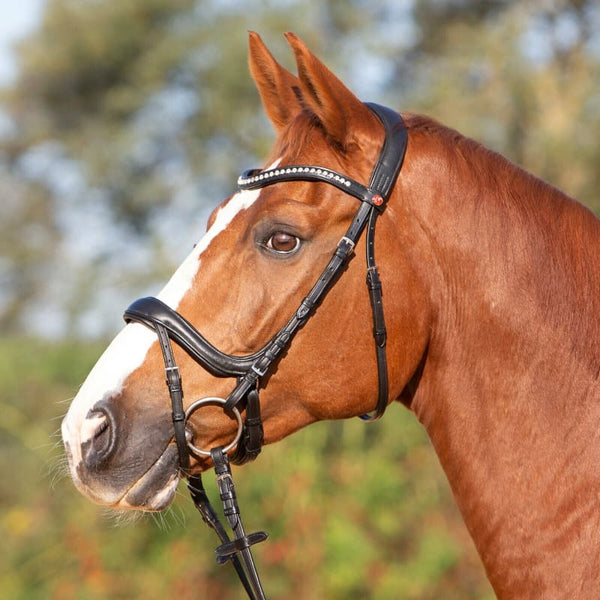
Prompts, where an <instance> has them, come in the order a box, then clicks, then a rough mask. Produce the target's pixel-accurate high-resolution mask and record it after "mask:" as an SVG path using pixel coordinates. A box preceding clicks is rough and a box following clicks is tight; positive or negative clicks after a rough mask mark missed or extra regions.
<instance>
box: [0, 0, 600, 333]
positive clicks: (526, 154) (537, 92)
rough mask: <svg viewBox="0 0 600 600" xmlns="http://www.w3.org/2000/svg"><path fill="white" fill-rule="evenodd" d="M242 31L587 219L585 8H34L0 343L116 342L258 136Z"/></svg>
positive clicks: (588, 14) (460, 0)
mask: <svg viewBox="0 0 600 600" xmlns="http://www.w3.org/2000/svg"><path fill="white" fill-rule="evenodd" d="M247 29H256V30H258V31H260V32H261V33H262V34H263V35H264V36H265V38H266V39H267V41H268V43H269V46H270V47H271V48H272V49H273V51H274V53H275V54H276V55H277V57H278V58H280V59H281V60H282V62H283V63H284V64H286V65H287V66H289V67H291V66H292V60H291V57H290V54H289V52H288V51H287V50H286V49H285V42H284V41H283V39H282V37H281V35H280V33H281V32H282V31H285V30H286V29H294V30H295V31H297V32H298V33H299V34H300V35H301V36H302V37H304V38H305V39H306V41H307V42H308V43H309V44H310V45H311V47H312V48H314V50H315V51H316V52H318V53H319V54H320V55H321V56H322V57H323V58H324V59H325V61H326V62H327V63H328V64H330V66H331V67H332V68H333V69H334V70H335V71H337V72H338V73H339V74H340V75H341V77H342V78H343V79H344V80H346V81H347V82H348V84H349V85H350V87H352V88H353V89H354V90H356V92H357V93H358V94H359V95H360V96H361V97H363V98H364V99H365V100H375V101H382V102H385V103H387V104H389V105H391V106H394V107H397V108H400V109H403V110H407V109H408V110H414V111H416V112H426V113H429V114H431V115H432V116H434V117H436V118H438V119H440V120H441V121H443V122H445V123H447V124H449V125H451V126H454V127H456V128H457V129H459V130H460V131H462V132H464V133H466V134H468V135H470V136H472V137H474V138H476V139H480V140H482V141H483V142H485V143H486V144H488V145H490V146H491V147H493V148H494V149H496V150H498V151H500V152H502V153H504V154H506V155H507V156H509V157H510V158H512V159H513V160H515V161H516V162H518V163H520V164H522V165H523V166H524V167H525V168H527V169H529V170H531V171H533V172H534V173H536V174H537V175H539V176H541V177H542V178H544V179H546V180H548V181H550V182H552V183H554V184H556V185H558V186H559V187H562V188H563V189H565V191H567V192H568V193H570V194H572V195H574V196H576V197H578V198H579V199H581V200H583V201H584V202H586V203H587V204H589V205H590V206H593V207H594V208H595V209H596V210H599V209H600V205H599V204H598V200H597V198H596V190H597V189H598V184H599V183H600V182H599V178H600V173H599V172H598V169H597V168H596V166H597V164H598V159H599V158H600V156H599V152H600V145H599V144H598V143H597V139H598V135H597V134H596V132H597V131H598V127H599V119H600V110H598V105H599V94H600V86H599V85H598V83H599V69H600V8H599V4H598V2H597V0H587V1H584V0H579V1H577V2H566V1H561V0H552V1H549V2H543V3H540V2H535V1H534V0H527V1H525V2H519V3H516V2H508V1H506V0H492V1H490V0H488V1H482V0H478V1H477V0H423V1H422V2H412V1H408V0H407V1H404V2H396V1H393V0H373V1H370V2H365V1H364V0H350V1H349V2H341V1H338V0H329V1H328V2H325V3H322V2H316V0H311V1H302V2H301V1H300V0H287V1H286V2H284V3H281V2H275V1H274V0H251V1H248V2H244V3H241V2H235V1H229V2H219V1H217V0H130V1H128V2H117V1H116V0H93V1H92V0H87V1H84V2H82V1H81V0H48V5H47V9H46V13H45V15H44V20H43V22H42V24H41V26H40V28H39V30H38V31H36V32H35V33H34V34H33V35H31V36H30V37H29V38H28V39H26V40H24V41H23V43H22V44H21V45H20V48H19V60H20V71H19V77H18V79H17V81H16V82H15V84H14V85H13V86H12V87H11V88H10V89H7V90H5V91H4V94H3V107H4V111H5V117H6V118H5V119H4V121H3V122H2V123H0V125H1V127H0V184H1V185H2V187H3V189H5V190H6V194H7V197H9V196H10V197H11V198H13V199H16V198H19V200H18V201H17V200H11V201H9V202H7V204H6V205H3V206H2V207H1V208H0V210H1V211H3V214H2V215H0V216H2V217H3V218H2V219H1V221H0V234H1V237H2V238H3V242H2V260H1V261H0V283H1V285H2V290H1V291H0V330H3V331H9V330H17V331H18V330H22V329H23V328H24V327H25V326H28V327H29V328H32V329H34V330H37V331H44V332H45V333H56V334H63V335H64V334H65V333H72V334H75V333H79V334H99V333H105V332H106V331H113V330H114V329H115V328H116V327H117V326H118V323H119V316H118V312H119V311H118V310H116V311H115V306H117V307H120V306H122V305H124V304H125V303H126V302H127V299H128V298H131V297H133V296H135V295H136V294H139V293H142V292H145V291H150V290H152V291H155V289H153V288H154V287H155V285H156V283H155V282H158V281H163V280H164V279H165V278H166V277H167V275H168V274H169V273H170V272H172V270H173V269H174V267H175V265H176V264H178V263H179V262H180V261H181V259H182V258H183V256H184V255H185V254H186V252H187V250H188V248H190V247H191V245H192V244H193V243H194V242H195V241H196V240H197V239H198V238H199V237H200V235H201V232H202V228H203V223H204V221H205V219H206V216H207V214H208V212H209V210H210V209H211V208H212V207H213V206H215V205H216V203H217V202H218V201H219V200H220V199H221V198H222V197H223V196H225V195H227V194H228V193H230V192H231V191H232V189H233V186H234V183H233V182H234V181H235V177H236V174H237V173H238V172H239V171H240V170H241V169H242V168H246V167H247V166H249V165H253V164H256V161H257V160H259V159H258V158H256V157H261V156H264V154H265V153H266V151H267V148H268V145H269V142H270V140H271V139H272V134H271V129H270V127H269V126H268V123H267V121H266V119H265V118H264V116H263V115H262V113H261V110H260V106H259V100H258V95H257V94H256V92H255V90H254V87H253V85H252V83H251V80H250V77H249V75H248V73H247V68H246V54H247V53H246V30H247ZM15 205H18V207H17V208H13V207H14V206H15ZM9 212H10V214H6V216H5V215H4V213H9ZM23 220H27V224H26V225H25V224H23V225H22V223H23ZM18 232H22V233H21V234H20V235H19V233H18ZM32 232H36V233H35V234H34V233H32Z"/></svg>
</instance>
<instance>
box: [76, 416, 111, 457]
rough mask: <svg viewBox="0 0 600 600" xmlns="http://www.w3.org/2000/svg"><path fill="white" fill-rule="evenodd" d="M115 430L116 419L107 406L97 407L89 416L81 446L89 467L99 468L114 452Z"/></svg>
mask: <svg viewBox="0 0 600 600" xmlns="http://www.w3.org/2000/svg"><path fill="white" fill-rule="evenodd" d="M115 431H116V428H115V424H114V419H113V417H112V415H111V413H110V411H109V410H107V409H106V408H104V407H102V408H96V409H94V410H93V411H92V412H90V414H89V415H88V416H87V418H86V425H85V430H84V432H82V434H83V435H82V440H84V441H83V442H82V444H81V446H82V450H83V456H84V458H85V462H86V464H87V466H88V467H89V468H98V467H99V466H100V465H101V464H102V463H104V462H105V461H106V460H108V458H109V457H110V455H111V454H112V453H113V451H114V448H115ZM86 434H87V435H86Z"/></svg>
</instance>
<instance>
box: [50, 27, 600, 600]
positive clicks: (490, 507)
mask: <svg viewBox="0 0 600 600" xmlns="http://www.w3.org/2000/svg"><path fill="white" fill-rule="evenodd" d="M286 37H287V40H288V43H289V45H290V47H291V49H292V51H293V54H294V56H295V61H296V65H297V75H294V74H292V73H291V72H289V71H288V70H286V69H285V68H284V67H282V66H281V65H280V64H279V63H278V62H277V61H276V59H275V58H274V57H273V55H272V54H271V53H270V52H269V50H268V49H267V47H266V46H265V45H264V43H263V41H262V40H261V38H260V37H259V36H258V35H257V34H255V33H250V35H249V66H250V72H251V74H252V77H253V79H254V81H255V83H256V86H257V89H258V92H259V95H260V97H261V100H262V103H263V107H264V110H265V113H266V115H267V117H268V119H269V120H270V122H271V123H272V125H273V127H274V129H275V132H276V134H277V137H276V141H275V143H274V146H273V148H272V150H271V152H270V154H269V156H268V157H267V159H266V161H265V164H266V165H267V167H266V168H265V169H263V170H260V171H252V172H250V173H248V174H245V175H244V176H242V178H240V189H239V190H238V192H237V193H235V194H233V195H232V196H231V197H230V198H229V199H227V200H226V201H224V202H223V203H222V204H221V205H220V207H218V208H217V209H216V210H215V211H214V212H213V214H212V215H211V217H210V219H209V222H208V227H207V232H206V233H205V235H204V237H202V239H201V240H200V242H199V243H198V244H197V245H196V246H195V248H194V250H193V251H192V252H191V254H190V255H189V256H188V257H187V258H186V259H185V261H184V262H183V263H182V265H181V266H180V267H179V268H178V270H177V271H176V272H175V274H174V275H173V277H172V278H171V280H170V281H169V282H168V283H167V285H166V286H165V287H164V289H163V290H162V292H161V293H160V294H159V296H158V301H151V302H150V303H149V304H148V303H147V304H146V305H144V306H141V305H139V304H138V305H135V304H134V305H133V306H132V308H131V310H129V312H128V313H126V315H128V320H129V321H130V322H129V323H128V324H126V325H125V327H124V328H123V329H122V331H121V332H120V333H119V334H118V335H117V336H116V338H115V339H114V340H113V341H112V343H111V344H110V346H109V347H108V348H107V349H106V351H105V352H104V354H103V355H102V356H101V358H100V359H99V360H98V362H97V364H96V365H95V366H94V367H93V369H92V371H91V372H90V374H89V376H88V377H87V379H86V380H85V382H84V383H83V385H82V387H81V388H80V390H79V392H78V394H77V395H76V397H75V399H74V400H73V402H72V405H71V406H70V408H69V411H68V414H67V415H66V417H65V419H64V421H63V425H62V433H63V439H64V443H65V447H66V452H67V455H68V459H69V464H70V470H71V474H72V478H73V480H74V482H75V485H76V487H77V488H78V489H79V490H80V491H81V492H82V493H83V494H85V495H86V496H88V497H89V498H90V499H92V500H93V501H95V502H97V503H100V504H103V505H107V506H110V507H113V508H118V509H122V508H131V509H138V510H147V511H156V510H161V509H163V508H165V507H166V506H167V505H168V504H169V503H170V502H171V500H172V498H173V496H174V494H175V490H176V488H177V484H178V481H179V479H180V477H181V475H182V473H184V474H186V475H187V476H194V475H195V474H199V473H201V472H203V471H205V470H207V469H209V468H211V467H212V465H213V459H214V458H215V453H214V452H212V453H211V451H209V449H211V450H212V449H214V448H223V447H225V448H226V449H227V452H229V454H231V453H232V452H234V451H235V448H234V447H235V445H236V444H241V442H240V441H239V440H240V430H241V428H240V426H239V421H240V419H241V418H242V416H243V415H244V414H245V413H250V411H251V410H252V413H253V418H254V421H256V420H257V419H256V416H257V414H259V415H260V418H259V419H258V420H259V421H260V422H261V427H260V431H259V432H258V433H257V430H256V428H255V430H254V434H256V435H255V436H254V437H256V436H259V437H260V442H263V441H264V443H267V444H270V443H274V442H277V441H278V440H281V439H282V438H284V437H286V436H288V435H290V434H292V433H294V432H295V431H297V430H299V429H300V428H303V427H305V426H308V425H310V424H311V423H314V422H316V421H320V420H324V419H346V418H350V417H356V416H361V415H370V416H377V417H378V416H380V415H381V413H382V411H383V409H384V408H385V406H386V405H387V404H389V403H391V402H400V403H403V404H404V405H405V406H406V407H407V408H408V409H409V410H410V411H412V412H413V413H414V415H415V416H416V418H417V419H418V420H419V421H420V423H421V424H422V426H423V427H424V428H425V430H426V432H427V434H428V436H429V438H430V440H431V443H432V444H433V447H434V449H435V451H436V453H437V455H438V457H439V460H440V463H441V465H442V467H443V469H444V471H445V474H446V476H447V478H448V480H449V483H450V486H451V489H452V492H453V494H454V497H455V499H456V503H457V505H458V507H459V509H460V512H461V514H462V517H463V519H464V522H465V524H466V527H467V528H468V531H469V533H470V535H471V537H472V538H473V540H474V543H475V546H476V548H477V551H478V553H479V555H480V556H481V559H482V562H483V565H484V567H485V570H486V574H487V576H488V578H489V580H490V582H491V584H492V586H493V588H494V591H495V593H496V594H497V596H498V597H499V598H519V599H524V598H544V599H551V598H570V599H583V598H585V599H589V598H598V597H600V510H599V509H598V501H599V498H600V427H599V425H600V319H599V315H600V268H599V262H598V256H599V255H600V221H599V220H598V219H597V218H596V217H595V216H594V214H593V213H592V212H590V211H589V210H588V209H586V208H585V207H584V206H582V205H581V204H579V203H577V202H576V201H575V200H573V199H571V198H570V197H568V196H567V195H565V194H564V193H562V192H561V191H559V190H557V189H555V188H554V187H552V186H550V185H549V184H547V183H545V182H543V181H541V180H539V179H537V178H536V177H534V176H533V175H531V174H528V173H527V172H525V171H524V170H522V169H521V168H519V167H518V166H516V165H514V164H512V163H511V162H509V161H508V160H507V159H505V158H503V157H502V156H500V155H499V154H497V153H494V152H492V151H490V150H488V149H486V148H485V147H483V146H482V145H480V144H479V143H477V142H475V141H472V140H470V139H468V138H466V137H464V136H462V135H461V134H459V133H457V132H456V131H454V130H451V129H449V128H447V127H445V126H443V125H441V124H439V123H437V122H435V121H434V120H432V119H430V118H427V117H423V116H419V115H413V114H404V115H402V116H398V118H397V119H396V120H394V119H392V121H393V122H392V124H391V126H390V124H389V123H388V124H386V122H385V120H386V118H385V115H383V116H382V110H377V109H375V108H374V107H373V106H370V105H368V104H365V103H363V102H361V101H360V100H359V99H358V98H357V97H356V96H355V95H354V94H353V93H352V92H351V91H350V90H349V89H348V88H347V87H346V86H345V85H344V83H342V81H341V80H340V79H338V77H336V76H335V75H334V74H333V73H332V72H331V71H330V70H329V69H328V68H327V67H326V66H325V64H324V63H323V62H321V61H320V60H319V59H318V58H317V57H316V56H315V55H314V54H313V53H312V52H311V51H310V50H309V49H308V48H307V46H306V45H305V44H304V43H303V42H302V40H300V39H299V38H298V37H297V36H296V35H294V34H292V33H288V34H286ZM386 115H388V116H389V114H388V113H386ZM394 128H395V129H394ZM392 130H393V131H392ZM400 130H401V131H404V132H405V134H406V139H405V140H404V146H403V147H401V148H400V146H402V144H400V145H399V146H398V147H397V148H396V150H395V152H396V153H403V152H405V154H404V156H403V160H402V158H401V157H400V158H398V159H397V160H396V159H394V157H393V156H392V159H394V160H395V162H396V164H395V165H393V167H394V168H393V169H392V172H391V174H388V175H389V177H388V180H389V181H388V184H389V185H388V189H386V191H385V194H384V196H386V197H382V195H381V194H378V193H374V192H373V190H372V189H371V188H370V187H369V185H367V184H365V183H360V184H357V189H359V191H360V193H358V192H357V193H356V194H354V197H352V194H350V195H349V193H348V191H347V190H345V189H344V186H348V189H350V187H352V186H353V185H354V184H355V183H356V182H367V181H369V177H371V178H373V172H374V165H376V166H377V167H379V166H381V156H382V153H383V151H382V147H384V146H386V143H387V138H388V137H389V136H390V135H391V134H390V131H392V133H394V132H395V133H394V135H395V134H396V133H398V131H400ZM398 148H400V149H398ZM389 156H391V155H390V153H389V152H388V158H389ZM394 160H392V162H394ZM384 162H385V161H384ZM289 165H312V166H315V165H316V166H317V167H322V173H321V174H323V173H324V174H325V175H323V177H317V176H316V175H314V177H313V178H312V179H311V178H310V177H311V173H310V172H309V171H307V172H306V173H305V174H302V173H301V174H300V175H298V174H296V175H293V174H292V175H289V177H288V178H287V179H286V178H285V173H286V171H287V170H288V169H287V167H288V166H289ZM294 168H296V167H294ZM394 169H395V170H394ZM375 170H377V168H376V169H375ZM290 171H291V169H290ZM330 174H332V175H331V177H332V178H335V177H338V179H341V181H339V180H336V183H335V184H332V182H331V181H330V180H329V181H328V180H327V178H328V177H329V176H330ZM340 174H342V175H340ZM304 175H306V177H304ZM271 176H272V177H273V180H272V181H269V182H268V184H263V183H261V177H264V178H269V177H271ZM255 180H256V181H255ZM348 182H349V183H348ZM253 183H254V185H253ZM371 183H372V181H371ZM361 194H362V195H361ZM383 201H385V202H383ZM378 203H379V204H380V206H377V204H378ZM382 203H383V206H382V205H381V204H382ZM357 205H358V206H360V207H363V206H364V207H366V209H365V211H363V212H365V213H366V212H369V213H372V214H374V215H375V216H377V221H376V222H377V229H376V233H374V234H373V235H372V236H371V237H369V235H366V236H365V235H359V236H354V238H353V239H349V238H348V227H349V226H350V227H352V223H354V221H355V220H356V218H357V216H356V215H357V214H358V213H357V212H356V211H357ZM358 210H359V212H360V210H361V209H360V208H359V209H358ZM363 221H364V219H363ZM362 225H364V228H365V230H366V229H367V225H365V224H364V223H363V224H362ZM373 231H374V227H373ZM343 240H347V242H346V243H345V245H343V244H342V242H343ZM350 242H351V243H350ZM375 245H376V250H377V258H378V264H377V266H376V269H375V271H376V272H377V274H378V275H379V277H378V281H376V282H375V283H374V284H373V282H371V283H372V284H373V285H371V286H370V288H373V287H375V288H376V287H377V286H378V285H379V289H380V292H381V291H382V293H380V294H379V296H377V293H375V299H374V296H373V293H372V291H371V289H370V288H368V287H367V286H365V284H364V276H365V267H364V264H363V261H362V260H360V259H359V258H357V257H358V256H359V255H360V254H361V253H366V255H367V257H368V256H369V253H371V254H372V253H373V250H374V246H375ZM342 246H343V248H344V252H345V253H346V255H347V260H344V261H343V265H342V266H341V267H339V268H337V267H336V269H335V272H334V273H332V274H331V273H330V275H331V277H330V278H329V280H328V282H326V285H324V287H326V288H327V289H326V290H325V291H323V293H321V294H320V295H319V296H318V297H317V298H316V299H315V302H314V303H313V305H311V306H308V307H306V306H305V303H304V302H305V299H306V298H307V292H309V290H313V289H314V287H316V286H317V285H318V283H317V284H315V281H317V282H319V281H321V279H322V277H323V276H319V274H322V273H328V272H329V271H330V270H331V269H330V268H329V265H331V261H332V260H333V258H332V253H333V254H334V255H335V254H336V253H337V254H339V252H340V250H339V249H340V248H341V247H342ZM334 258H335V257H334ZM328 269H329V271H328ZM368 270H369V272H372V271H373V270H374V269H373V265H369V266H368ZM311 286H313V287H311ZM309 296H310V294H309ZM382 298H383V300H382ZM157 303H158V304H157ZM298 306H301V307H302V306H305V308H306V310H304V312H303V313H302V314H303V315H304V313H308V318H305V319H304V320H302V322H301V323H299V324H297V326H295V328H294V329H293V331H291V330H290V327H289V323H290V322H291V321H293V320H294V319H295V318H296V316H297V315H298V314H299V313H300V312H302V311H301V310H300V309H296V307H298ZM144 307H145V308H144ZM383 308H384V310H383ZM144 310H145V312H144ZM159 313H160V314H159ZM136 315H137V316H136ZM140 315H142V316H140ZM143 315H145V317H144V316H143ZM383 315H385V320H384V322H383V324H384V328H383V330H382V319H383ZM165 323H167V325H168V327H166V326H165V327H163V325H165ZM286 327H287V329H286ZM373 329H375V330H376V331H375V334H376V337H377V336H379V337H378V338H377V340H376V344H375V347H376V348H384V350H385V356H386V360H380V359H381V352H380V351H379V350H374V349H373ZM184 330H185V331H184ZM200 331H201V332H202V334H201V335H200V334H198V335H196V333H198V332H200ZM281 331H287V333H288V334H289V335H288V336H287V337H286V338H285V339H284V340H283V342H281V340H280V339H279V338H281V335H282V334H281ZM186 332H187V333H186ZM382 333H383V334H384V335H383V336H382ZM157 334H159V335H158V336H157ZM192 338H193V339H194V340H196V341H195V342H194V343H196V344H200V346H202V347H203V348H204V351H203V352H199V353H196V355H194V352H193V348H192V346H193V344H192V343H191V342H189V340H190V339H192ZM273 339H277V340H279V342H281V343H280V344H279V346H277V352H274V351H273V346H272V345H271V346H269V344H268V342H269V340H273ZM282 339H283V338H282ZM173 340H175V341H176V344H175V346H174V348H173V347H171V341H173ZM186 341H188V342H189V343H187V344H186ZM279 342H278V343H279ZM267 346H268V347H269V348H270V352H271V354H270V355H269V360H268V361H266V362H265V363H264V365H263V367H264V368H258V367H257V366H256V365H257V364H258V359H261V358H262V359H264V357H265V351H264V350H263V349H264V348H265V347H267ZM217 348H218V349H219V350H216V349H217ZM209 355H210V356H213V355H214V356H213V358H214V357H216V358H215V361H213V362H210V360H208V358H207V356H209ZM210 356H209V358H210ZM223 357H225V358H223ZM247 357H250V359H248V358H247ZM226 358H227V360H225V359H226ZM217 359H219V360H221V362H219V360H217ZM255 359H256V360H255ZM223 361H225V362H223ZM165 364H166V365H167V375H168V374H169V373H172V372H174V371H177V374H178V376H180V377H181V379H180V380H179V379H177V380H172V381H171V382H170V384H171V385H170V387H169V391H168V393H167V391H165V382H164V373H165V370H164V368H165ZM169 365H170V366H169ZM175 365H176V366H175ZM222 365H226V366H227V365H228V366H227V368H225V367H223V369H222V370H220V368H221V366H222ZM242 367H243V368H242ZM169 368H170V369H171V371H169ZM252 369H254V370H252ZM382 372H383V373H384V376H383V377H382ZM248 373H249V375H248ZM245 378H246V379H245ZM245 380H248V382H249V383H248V382H247V385H245V384H244V381H245ZM179 381H183V386H182V388H181V389H178V387H177V385H178V382H179ZM244 385H245V387H243V386H244ZM240 386H242V387H243V390H242V391H241V392H239V393H238V391H239V390H240V389H242V388H241V387H240ZM180 387H181V386H180ZM183 392H185V400H184V399H183ZM242 392H243V393H242ZM259 392H260V399H259V401H258V403H257V398H258V393H259ZM236 394H237V398H235V402H231V401H230V398H231V397H232V396H236ZM196 398H197V399H200V401H199V404H198V405H197V406H194V407H193V410H191V411H190V407H191V400H193V399H196ZM224 399H228V400H224ZM176 401H177V403H176ZM171 402H172V403H173V405H171ZM224 408H225V409H226V410H223V409H224ZM198 409H201V410H198ZM232 410H233V412H232ZM373 410H376V414H375V415H373V412H372V411H373ZM182 411H183V413H182ZM172 413H173V414H172ZM233 413H235V414H233ZM177 415H179V416H177ZM246 416H249V415H246ZM233 417H235V418H233ZM172 419H174V421H173V422H172ZM249 420H251V419H249ZM174 423H175V425H174ZM178 425H179V428H180V429H179V433H178V434H177V433H175V434H174V426H175V427H177V426H178ZM236 432H237V434H236ZM182 436H183V437H182ZM250 437H252V436H250ZM232 439H233V441H232ZM186 444H187V445H188V449H189V448H195V449H196V450H197V452H191V453H190V452H187V451H186V448H185V447H186ZM250 453H251V454H253V455H255V454H256V453H257V451H256V448H254V449H253V450H252V449H251V452H250ZM225 455H226V453H225ZM252 457H253V456H252ZM182 461H184V462H185V463H186V464H185V469H182V468H181V463H182Z"/></svg>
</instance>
